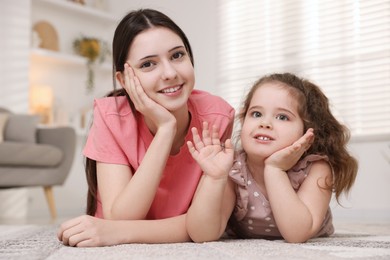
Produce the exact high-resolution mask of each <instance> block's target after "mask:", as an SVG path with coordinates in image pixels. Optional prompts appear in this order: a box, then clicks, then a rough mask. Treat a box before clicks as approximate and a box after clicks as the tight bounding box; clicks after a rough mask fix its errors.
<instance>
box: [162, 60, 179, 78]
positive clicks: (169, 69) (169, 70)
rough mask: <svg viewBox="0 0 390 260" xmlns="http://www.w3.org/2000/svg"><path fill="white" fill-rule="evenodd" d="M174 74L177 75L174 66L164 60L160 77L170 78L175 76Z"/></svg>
mask: <svg viewBox="0 0 390 260" xmlns="http://www.w3.org/2000/svg"><path fill="white" fill-rule="evenodd" d="M176 76H177V71H176V68H175V67H174V66H173V65H172V64H171V63H170V62H169V61H166V62H164V63H163V70H162V75H161V77H162V79H163V80H170V79H174V78H176Z"/></svg>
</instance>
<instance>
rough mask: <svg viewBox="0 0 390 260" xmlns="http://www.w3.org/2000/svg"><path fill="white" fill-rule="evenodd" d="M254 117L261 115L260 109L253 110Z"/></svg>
mask: <svg viewBox="0 0 390 260" xmlns="http://www.w3.org/2000/svg"><path fill="white" fill-rule="evenodd" d="M252 117H261V113H260V112H258V111H254V112H252Z"/></svg>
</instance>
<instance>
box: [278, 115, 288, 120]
mask: <svg viewBox="0 0 390 260" xmlns="http://www.w3.org/2000/svg"><path fill="white" fill-rule="evenodd" d="M276 119H279V120H282V121H288V119H289V118H288V116H286V115H277V116H276Z"/></svg>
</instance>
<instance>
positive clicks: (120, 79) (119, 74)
mask: <svg viewBox="0 0 390 260" xmlns="http://www.w3.org/2000/svg"><path fill="white" fill-rule="evenodd" d="M115 78H116V80H117V81H118V82H119V84H121V86H122V88H124V87H125V79H124V78H123V73H122V72H120V71H117V72H115Z"/></svg>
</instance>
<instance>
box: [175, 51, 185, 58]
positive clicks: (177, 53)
mask: <svg viewBox="0 0 390 260" xmlns="http://www.w3.org/2000/svg"><path fill="white" fill-rule="evenodd" d="M184 55H185V53H184V52H182V51H178V52H175V53H174V54H173V55H172V60H177V59H180V58H181V57H183V56H184Z"/></svg>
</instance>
